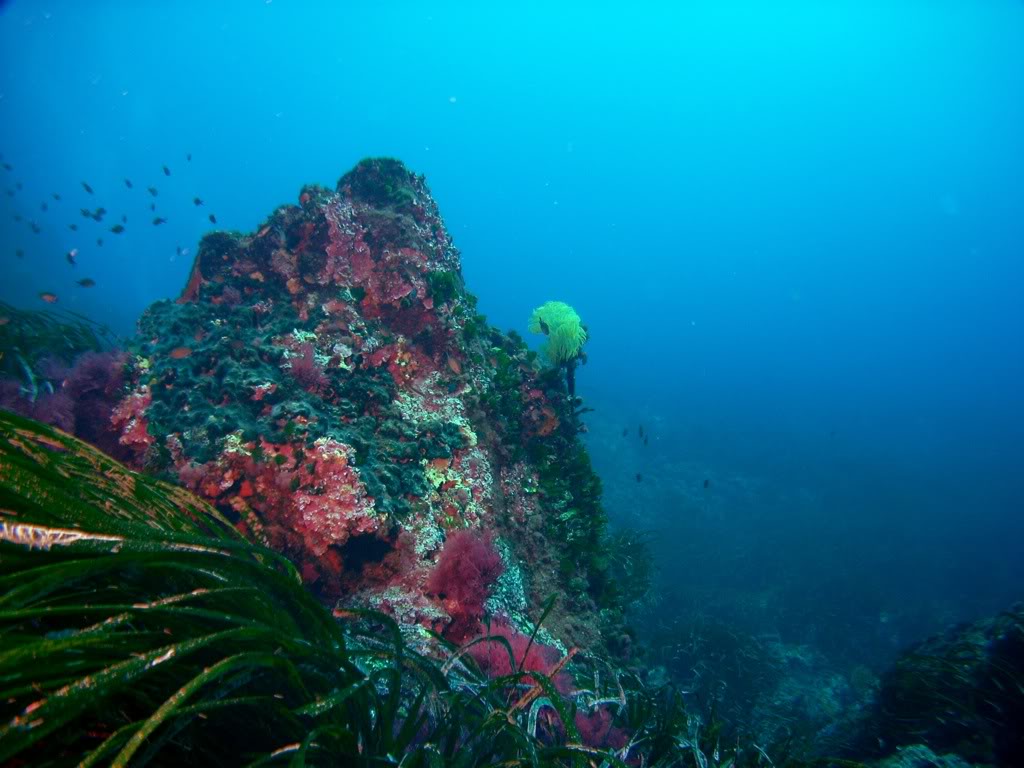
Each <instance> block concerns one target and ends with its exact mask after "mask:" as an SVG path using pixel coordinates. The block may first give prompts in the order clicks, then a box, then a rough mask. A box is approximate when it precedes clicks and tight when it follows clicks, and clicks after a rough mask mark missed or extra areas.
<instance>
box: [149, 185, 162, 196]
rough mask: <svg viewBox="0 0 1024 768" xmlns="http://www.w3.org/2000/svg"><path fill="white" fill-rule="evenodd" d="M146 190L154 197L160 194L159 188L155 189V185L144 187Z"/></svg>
mask: <svg viewBox="0 0 1024 768" xmlns="http://www.w3.org/2000/svg"><path fill="white" fill-rule="evenodd" d="M146 191H147V192H149V194H151V195H152V196H153V197H156V196H157V195H159V194H160V190H159V189H157V188H156V187H146Z"/></svg>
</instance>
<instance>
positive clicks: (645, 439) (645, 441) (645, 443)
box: [644, 435, 647, 445]
mask: <svg viewBox="0 0 1024 768" xmlns="http://www.w3.org/2000/svg"><path fill="white" fill-rule="evenodd" d="M644 445H647V435H644Z"/></svg>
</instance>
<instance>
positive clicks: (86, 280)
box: [75, 277, 96, 288]
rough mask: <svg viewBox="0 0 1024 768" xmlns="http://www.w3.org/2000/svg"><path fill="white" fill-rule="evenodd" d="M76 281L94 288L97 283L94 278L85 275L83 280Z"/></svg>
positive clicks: (86, 286)
mask: <svg viewBox="0 0 1024 768" xmlns="http://www.w3.org/2000/svg"><path fill="white" fill-rule="evenodd" d="M75 282H76V283H78V284H79V285H80V286H82V287H83V288H92V287H93V286H94V285H96V281H95V280H93V279H92V278H91V277H83V278H82V279H81V280H76V281H75Z"/></svg>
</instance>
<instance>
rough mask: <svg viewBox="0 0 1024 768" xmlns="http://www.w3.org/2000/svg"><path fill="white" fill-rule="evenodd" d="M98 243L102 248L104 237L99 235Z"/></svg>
mask: <svg viewBox="0 0 1024 768" xmlns="http://www.w3.org/2000/svg"><path fill="white" fill-rule="evenodd" d="M96 245H98V246H99V247H100V248H102V247H103V238H102V237H97V238H96Z"/></svg>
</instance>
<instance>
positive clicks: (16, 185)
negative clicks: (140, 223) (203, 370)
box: [0, 152, 217, 351]
mask: <svg viewBox="0 0 1024 768" xmlns="http://www.w3.org/2000/svg"><path fill="white" fill-rule="evenodd" d="M185 160H186V162H189V163H191V162H192V153H191V152H188V153H186V154H185ZM0 167H2V168H3V171H4V172H5V173H7V174H12V173H14V170H15V169H14V166H13V165H12V164H11V163H10V162H8V161H7V160H6V159H5V158H4V157H3V155H0ZM160 170H161V172H162V173H163V175H164V176H165V177H169V176H170V175H171V168H170V166H169V165H167V164H163V165H161V166H160ZM122 182H123V184H124V188H125V189H128V190H133V189H135V184H134V183H133V182H132V180H131V179H130V178H129V177H127V176H126V177H124V178H123V179H122ZM79 184H80V185H81V188H82V190H83V191H84V192H85V194H86V195H89V196H93V197H95V196H96V195H97V192H96V190H97V189H99V188H100V187H93V185H92V184H90V183H89V182H88V181H86V180H81V181H80V182H79ZM23 190H24V184H23V183H22V182H21V181H17V180H15V181H14V182H13V185H10V186H7V188H6V190H5V191H6V194H7V197H9V198H12V199H13V198H15V197H17V195H18V193H20V192H22V191H23ZM146 191H147V192H148V193H149V195H150V196H151V197H152V198H154V200H153V202H151V203H150V204H149V210H150V211H151V212H152V213H156V210H157V206H156V201H155V198H156V197H157V196H158V195H159V194H160V190H159V189H158V188H157V187H156V186H148V187H146ZM50 198H51V200H52V202H53V203H59V202H61V201H62V200H63V196H62V195H61V194H60V193H59V192H51V193H50ZM192 205H193V206H194V207H196V208H198V207H200V206H204V205H205V202H204V201H203V199H202V198H200V197H199V196H192ZM59 208H60V206H56V205H52V204H51V203H50V202H48V201H46V200H43V201H41V202H40V203H39V211H40V212H42V213H50V215H56V212H57V211H58V210H59ZM79 213H80V214H81V217H82V218H83V219H87V220H89V221H93V222H96V223H100V222H102V221H103V219H104V217H105V216H106V215H107V209H106V208H104V207H102V206H97V207H95V208H89V207H82V208H80V209H79ZM12 218H13V219H14V221H15V222H16V223H18V224H26V225H27V226H28V228H29V230H30V231H31V232H32V233H33V234H35V235H38V234H40V233H41V232H42V231H43V226H42V224H40V223H39V222H38V221H34V220H32V219H31V218H26V215H25V214H24V213H20V212H14V213H13V214H12ZM207 220H208V221H209V222H210V223H211V224H216V223H217V217H216V216H215V215H214V214H213V213H209V214H208V215H207ZM167 223H168V218H167V217H166V216H160V215H156V216H154V217H153V219H152V226H154V227H159V226H161V225H163V224H167ZM127 225H128V214H126V213H122V214H121V215H120V221H119V222H118V223H115V224H114V225H112V226H110V227H108V230H107V231H109V232H110V233H112V234H115V235H122V234H124V233H126V232H128V226H127ZM67 228H68V229H69V230H70V231H71V232H78V231H79V224H78V223H77V222H71V223H69V224H68V225H67ZM96 247H97V248H102V247H103V238H102V237H97V238H96ZM187 253H188V249H187V248H182V247H181V246H180V245H178V246H177V247H176V249H175V256H183V255H186V254H187ZM25 254H26V249H24V248H17V249H15V251H14V255H15V257H16V258H19V259H23V258H24V257H25ZM80 256H82V257H83V258H82V263H86V262H87V261H88V258H87V257H88V254H86V253H84V252H83V251H81V249H80V248H79V247H78V246H76V247H73V248H71V249H70V250H68V251H67V252H66V253H65V254H64V258H65V261H67V263H68V265H69V266H71V267H73V268H74V267H77V266H78V264H79V257H80ZM171 258H172V260H173V258H174V257H171ZM74 282H75V284H76V285H78V286H80V287H81V288H92V287H94V286H95V285H96V281H95V280H94V279H93V278H91V277H83V278H80V279H78V280H75V281H74ZM38 295H39V299H40V300H41V301H43V302H46V303H47V304H56V303H57V302H58V301H59V300H60V297H59V296H58V294H57V293H56V292H55V291H41V292H40V293H39V294H38ZM176 351H180V350H176Z"/></svg>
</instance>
